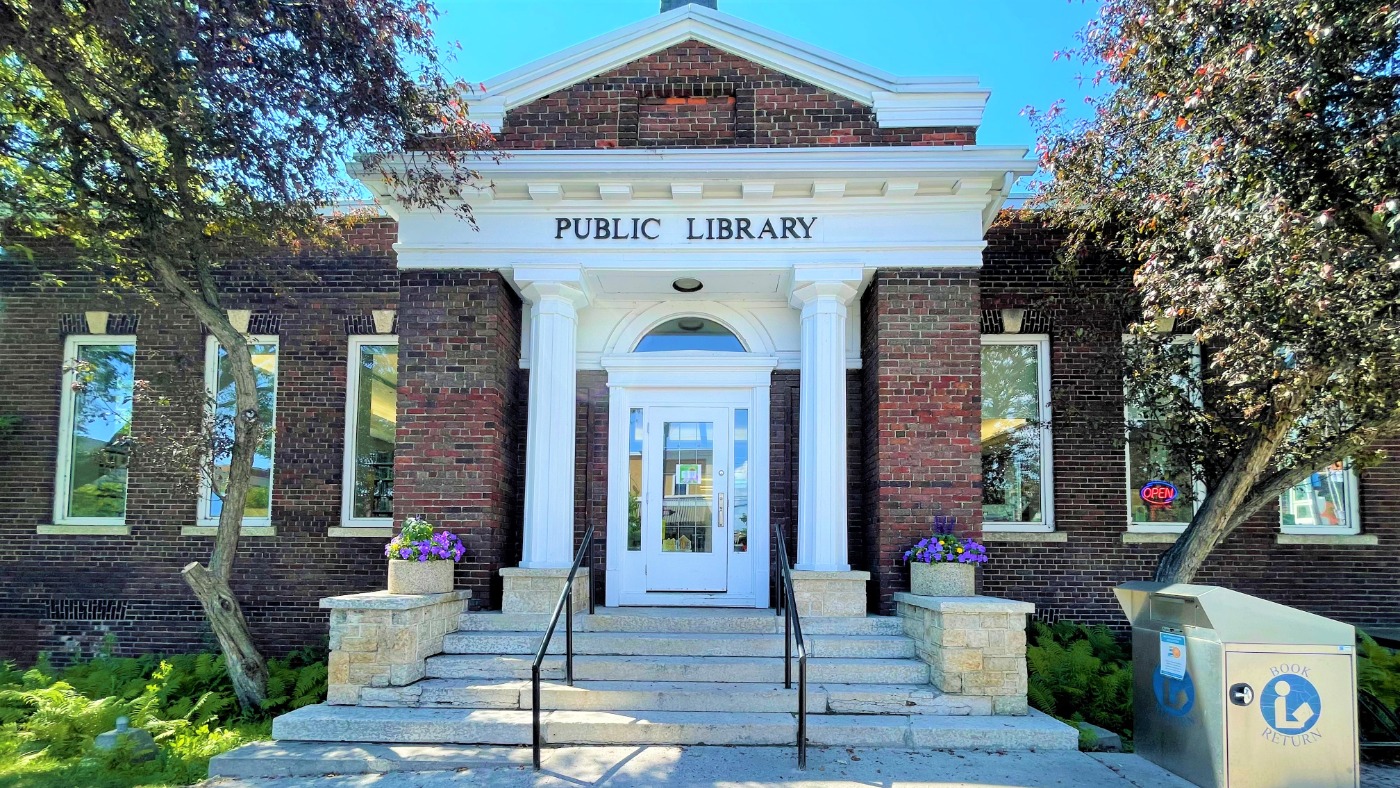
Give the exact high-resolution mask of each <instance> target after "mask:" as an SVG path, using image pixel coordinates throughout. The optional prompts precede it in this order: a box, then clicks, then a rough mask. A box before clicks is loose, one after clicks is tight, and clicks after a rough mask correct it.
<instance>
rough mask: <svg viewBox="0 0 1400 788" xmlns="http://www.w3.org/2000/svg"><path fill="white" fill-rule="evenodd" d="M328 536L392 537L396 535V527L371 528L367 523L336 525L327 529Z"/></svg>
mask: <svg viewBox="0 0 1400 788" xmlns="http://www.w3.org/2000/svg"><path fill="white" fill-rule="evenodd" d="M326 536H329V537H331V538H332V539H356V538H359V539H371V538H373V539H392V538H393V537H394V529H393V528H388V527H386V528H377V527H375V528H371V527H369V526H366V525H357V526H349V525H345V526H341V525H334V526H331V527H330V528H329V529H327V530H326Z"/></svg>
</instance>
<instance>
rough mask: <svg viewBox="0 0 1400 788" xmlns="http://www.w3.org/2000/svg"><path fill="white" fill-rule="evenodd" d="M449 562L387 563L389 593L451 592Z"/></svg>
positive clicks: (397, 561) (450, 563) (450, 568)
mask: <svg viewBox="0 0 1400 788" xmlns="http://www.w3.org/2000/svg"><path fill="white" fill-rule="evenodd" d="M453 566H455V565H454V564H453V563H452V562H451V561H403V560H391V561H389V593H391V594H445V593H447V592H448V591H451V590H452V568H453Z"/></svg>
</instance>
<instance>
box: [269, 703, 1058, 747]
mask: <svg viewBox="0 0 1400 788" xmlns="http://www.w3.org/2000/svg"><path fill="white" fill-rule="evenodd" d="M531 718H532V713H531V712H529V711H518V710H517V711H510V710H495V709H475V710H458V709H394V708H366V707H363V706H328V705H325V704H317V705H314V706H306V707H303V708H300V709H297V710H296V711H293V712H290V713H288V714H284V715H282V716H280V717H278V718H277V719H276V720H274V721H273V724H272V735H273V738H275V739H276V740H277V741H278V743H282V744H285V743H287V742H342V743H347V744H357V743H376V744H385V745H394V744H424V745H429V744H487V745H523V744H528V743H529V741H530V736H531ZM541 733H542V736H543V739H544V741H545V743H547V744H610V745H642V744H686V745H701V744H722V745H791V744H792V743H793V742H794V740H795V739H796V734H797V720H796V716H795V715H793V714H790V713H764V712H748V711H745V712H735V711H727V712H677V711H632V712H626V711H545V712H543V713H542V714H541ZM808 737H809V738H808V741H809V742H810V743H811V744H813V745H817V746H821V745H843V746H852V745H863V746H881V747H928V748H936V749H996V750H1025V749H1046V750H1072V749H1075V748H1076V747H1077V746H1078V742H1079V733H1078V731H1077V730H1075V729H1074V728H1072V727H1070V726H1068V725H1065V724H1064V723H1061V722H1059V721H1058V720H1055V719H1053V718H1051V717H1047V716H1046V715H1044V714H1041V713H1039V712H1032V713H1031V714H1030V715H1028V716H1025V717H1006V716H966V717H950V716H938V715H890V714H886V715H810V716H809V717H808Z"/></svg>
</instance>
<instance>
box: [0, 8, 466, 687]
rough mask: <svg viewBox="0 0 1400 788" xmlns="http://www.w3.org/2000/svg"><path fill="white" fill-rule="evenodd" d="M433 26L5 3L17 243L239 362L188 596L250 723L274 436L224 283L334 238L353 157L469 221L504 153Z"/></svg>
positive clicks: (232, 367) (330, 12) (233, 369)
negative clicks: (218, 493) (249, 552)
mask: <svg viewBox="0 0 1400 788" xmlns="http://www.w3.org/2000/svg"><path fill="white" fill-rule="evenodd" d="M434 16H435V11H434V9H433V8H432V7H431V6H430V5H428V4H427V3H421V2H417V0H295V1H294V0H176V2H170V1H169V0H0V124H2V125H0V244H3V245H4V247H5V248H6V250H7V251H8V252H9V253H11V254H17V253H24V252H26V251H27V249H26V247H25V246H24V240H25V239H26V238H41V239H43V238H52V239H62V240H63V241H64V242H65V243H67V244H70V245H71V246H72V247H73V248H75V249H76V250H77V255H78V258H79V262H80V263H82V264H83V265H85V266H86V267H87V268H88V269H90V270H91V271H93V272H95V273H96V274H98V275H99V276H100V277H101V279H102V281H103V282H104V283H105V285H106V286H108V287H109V288H110V289H112V290H113V291H114V292H119V293H122V294H127V295H130V294H138V295H141V296H144V297H148V298H160V297H166V298H173V299H174V300H175V301H176V302H178V303H179V304H181V305H183V306H184V307H185V308H187V309H189V310H190V311H191V312H193V313H194V315H195V316H197V317H198V319H199V320H200V321H201V322H202V323H203V324H204V325H205V326H206V327H207V328H208V331H209V332H210V334H212V335H213V336H214V337H215V338H217V339H218V341H219V343H220V344H221V345H222V347H223V348H224V351H225V352H226V353H227V354H228V365H227V368H228V371H229V374H230V375H231V377H232V378H233V383H234V387H233V388H234V401H235V403H236V407H235V408H234V409H233V413H234V414H235V415H234V417H233V419H232V425H231V427H232V429H231V433H232V436H231V440H230V441H229V446H228V447H227V448H228V455H229V459H228V468H227V486H226V488H225V489H224V490H223V493H222V498H223V501H222V503H223V507H222V513H221V515H220V517H219V528H218V535H217V537H216V539H215V541H214V548H213V552H212V554H211V555H210V557H209V561H208V564H207V565H202V564H199V563H197V562H194V563H190V564H189V565H188V566H186V567H185V568H184V570H183V576H184V579H185V581H186V583H187V584H188V585H189V586H190V588H191V589H192V590H193V592H194V594H195V595H196V596H197V597H198V598H199V601H200V603H201V605H202V606H203V609H204V611H205V613H206V615H207V616H208V619H209V622H210V624H211V626H212V628H213V631H214V634H215V635H216V636H217V638H218V641H219V645H220V647H221V648H222V650H223V653H224V655H225V657H226V662H227V665H228V669H229V673H230V676H231V678H232V680H233V685H234V689H235V691H236V692H237V694H238V698H239V700H240V702H242V704H243V705H244V706H245V707H256V706H257V705H258V704H260V703H261V701H262V700H263V699H264V697H265V695H266V680H267V668H266V665H265V663H264V660H263V658H262V656H261V655H260V654H259V652H258V650H257V648H256V646H255V644H254V643H253V640H252V638H251V637H250V635H249V632H248V626H247V622H246V620H245V618H244V615H243V612H242V609H241V607H240V606H239V604H238V600H237V599H236V598H235V596H234V594H233V592H232V591H231V590H230V586H229V580H230V577H231V575H232V572H233V568H234V558H235V554H236V551H237V547H238V534H239V524H240V521H241V519H242V513H243V510H244V503H245V500H246V498H247V496H248V488H249V483H250V476H251V468H252V462H253V457H254V453H255V451H256V447H257V446H258V445H259V443H260V442H262V441H263V440H264V437H265V434H266V433H267V431H268V430H269V429H270V427H271V425H269V424H268V423H267V420H266V418H265V417H264V414H263V412H262V411H260V409H259V407H258V395H257V389H256V384H255V372H254V367H253V363H252V358H251V355H250V352H249V348H248V343H247V338H246V337H245V336H244V335H242V334H241V333H240V332H239V331H238V330H237V329H236V328H235V327H234V325H233V324H232V323H231V322H230V320H229V318H228V315H227V313H226V310H225V308H224V307H223V305H222V299H221V298H220V292H219V284H218V283H219V278H220V276H219V275H220V270H221V269H222V268H224V267H226V266H228V265H229V263H227V262H225V261H226V260H227V259H228V257H229V255H228V250H229V249H233V248H236V249H237V250H238V252H239V259H240V260H242V261H243V262H240V263H239V264H238V265H239V266H249V265H252V263H250V262H248V261H249V260H252V259H253V258H256V257H258V256H259V252H260V251H271V250H274V249H279V248H287V247H289V246H290V247H292V248H295V247H296V246H297V245H301V244H306V243H311V242H317V241H325V240H327V239H329V238H330V237H331V236H333V235H334V231H335V227H334V226H333V225H332V224H329V223H327V222H326V221H324V220H323V219H322V218H321V217H320V215H318V213H317V211H318V208H320V207H321V206H324V205H326V204H329V203H331V202H332V201H334V200H335V199H336V198H337V197H339V196H341V195H343V194H346V193H347V192H346V190H347V189H349V188H351V183H350V182H349V180H348V178H347V177H346V176H345V175H344V174H343V170H342V162H343V161H344V159H345V158H346V157H347V156H349V155H351V154H352V153H356V152H358V153H360V155H361V163H362V165H363V166H365V167H366V168H369V169H371V170H374V169H376V168H378V171H379V174H380V175H382V176H383V177H384V179H385V182H386V183H389V184H390V185H391V186H392V187H393V188H394V189H395V190H396V191H397V192H398V194H397V195H396V196H397V197H398V198H399V199H403V200H405V201H406V202H407V203H408V204H413V205H418V206H429V207H436V208H438V209H440V210H441V209H448V210H452V211H455V212H457V213H458V214H460V215H462V216H464V217H466V218H470V214H469V213H468V211H467V208H466V206H465V205H464V204H463V203H461V202H460V201H459V200H457V199H456V198H455V196H456V195H457V194H458V193H459V191H460V190H461V189H462V188H464V187H466V186H467V185H468V184H469V183H470V182H472V181H473V180H474V179H475V177H476V176H475V173H474V172H473V170H472V169H471V167H470V166H469V165H470V164H471V163H472V162H473V161H474V160H475V158H476V156H477V152H478V151H479V150H481V149H483V148H486V147H489V145H490V135H489V134H488V133H486V131H485V129H484V127H482V126H479V125H477V124H473V123H471V122H470V121H469V120H468V119H467V117H466V110H465V106H464V103H463V102H460V101H459V98H460V97H461V96H462V95H463V91H464V90H466V89H468V88H466V86H464V85H462V84H454V83H452V82H450V81H449V80H448V79H447V78H446V77H445V76H444V74H443V68H442V62H441V60H440V57H439V54H438V50H437V45H436V42H435V41H434V38H433V35H432V28H431V24H432V21H433V19H434ZM403 150H414V151H417V152H416V153H415V154H414V155H412V156H407V157H392V158H391V157H390V156H389V155H388V154H389V153H391V152H394V151H403ZM45 273H46V274H48V276H49V278H50V279H56V278H57V274H55V273H54V272H52V271H47V272H45Z"/></svg>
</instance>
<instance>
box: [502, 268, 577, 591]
mask: <svg viewBox="0 0 1400 788" xmlns="http://www.w3.org/2000/svg"><path fill="white" fill-rule="evenodd" d="M515 282H516V284H517V285H518V286H519V287H520V290H521V293H522V294H523V295H524V296H525V299H526V300H527V301H529V302H530V405H529V413H528V416H527V426H526V433H525V540H524V541H525V549H524V555H523V556H522V557H521V561H520V566H521V567H523V568H526V569H559V568H568V567H569V566H570V565H571V564H572V563H573V560H574V440H575V433H576V431H577V430H576V425H577V405H576V404H575V402H576V397H577V389H578V380H577V369H578V362H577V335H578V310H579V308H581V307H583V306H585V305H586V304H587V303H588V297H587V294H586V293H585V291H584V287H583V282H582V278H581V276H580V273H579V271H578V270H577V269H552V268H543V269H522V268H517V269H516V271H515Z"/></svg>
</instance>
